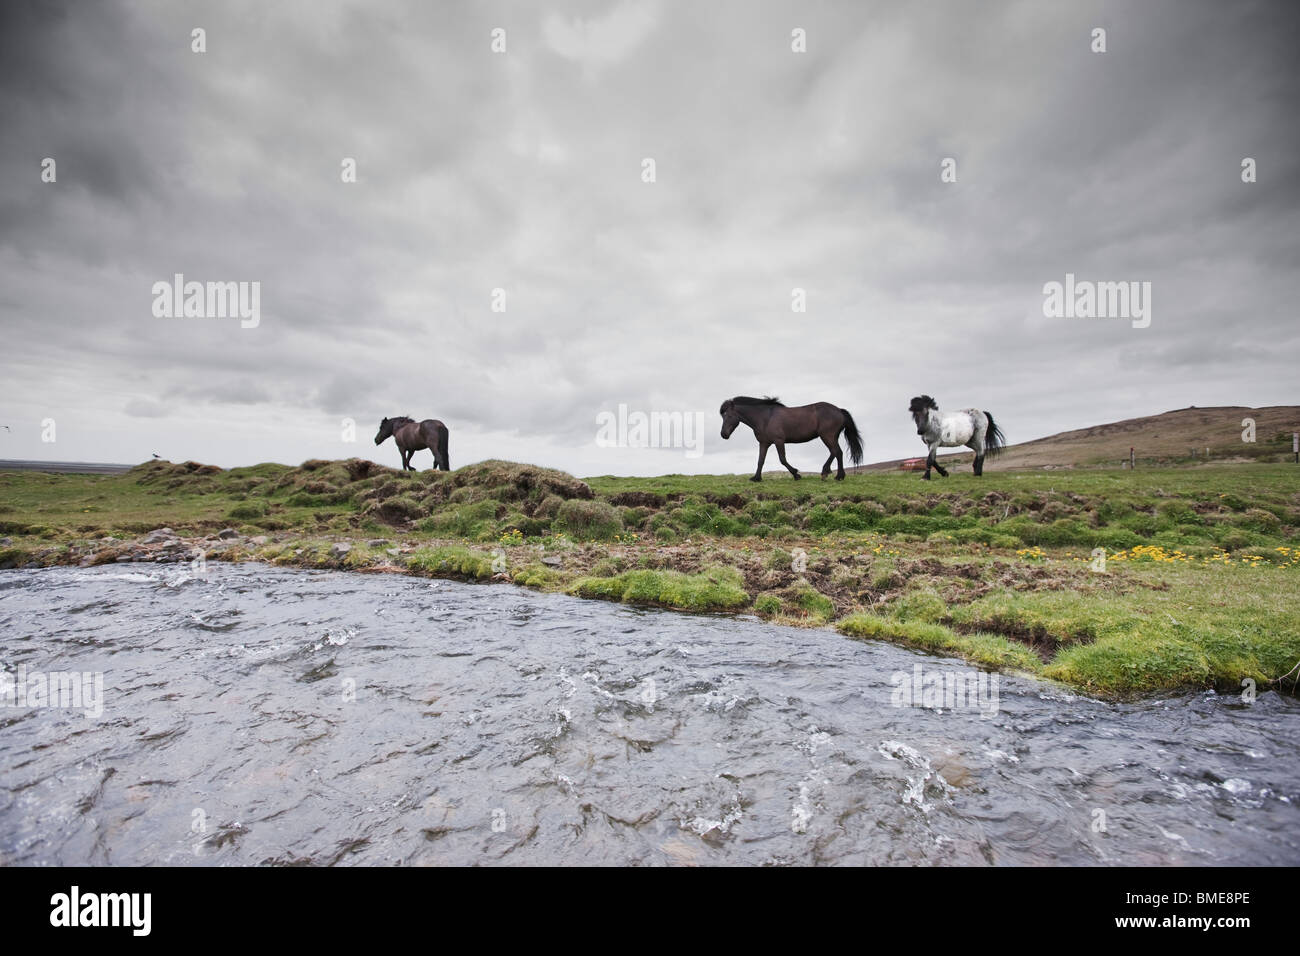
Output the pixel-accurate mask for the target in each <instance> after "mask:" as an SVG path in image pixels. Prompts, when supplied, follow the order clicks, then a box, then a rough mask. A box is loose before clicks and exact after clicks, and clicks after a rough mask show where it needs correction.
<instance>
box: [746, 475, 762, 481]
mask: <svg viewBox="0 0 1300 956" xmlns="http://www.w3.org/2000/svg"><path fill="white" fill-rule="evenodd" d="M749 480H750V481H762V480H763V479H762V478H760V477H758V475H751V476H750V478H749Z"/></svg>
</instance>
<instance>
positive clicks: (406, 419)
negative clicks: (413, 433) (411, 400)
mask: <svg viewBox="0 0 1300 956" xmlns="http://www.w3.org/2000/svg"><path fill="white" fill-rule="evenodd" d="M388 421H389V423H390V424H391V425H392V426H393V427H394V428H397V427H399V426H401V425H409V424H411V422H413V421H415V419H414V418H412V417H411V416H410V415H394V416H393V417H392V418H390V419H389V420H388Z"/></svg>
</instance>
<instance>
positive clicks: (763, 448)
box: [749, 441, 768, 481]
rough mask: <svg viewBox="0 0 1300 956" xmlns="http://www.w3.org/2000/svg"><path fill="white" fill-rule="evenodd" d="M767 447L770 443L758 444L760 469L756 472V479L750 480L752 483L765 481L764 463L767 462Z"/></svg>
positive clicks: (762, 442)
mask: <svg viewBox="0 0 1300 956" xmlns="http://www.w3.org/2000/svg"><path fill="white" fill-rule="evenodd" d="M767 447H768V443H767V442H765V441H761V442H759V443H758V468H757V470H756V471H755V472H754V477H753V478H751V479H749V480H750V481H762V480H763V462H764V461H766V460H767Z"/></svg>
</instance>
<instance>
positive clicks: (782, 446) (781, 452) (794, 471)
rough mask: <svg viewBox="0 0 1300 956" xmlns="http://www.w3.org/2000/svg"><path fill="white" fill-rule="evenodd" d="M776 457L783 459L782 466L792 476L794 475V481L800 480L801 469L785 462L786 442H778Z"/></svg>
mask: <svg viewBox="0 0 1300 956" xmlns="http://www.w3.org/2000/svg"><path fill="white" fill-rule="evenodd" d="M776 457H778V458H780V459H781V464H783V465H785V467H786V469H787V470H789V472H790V474H792V475H794V480H795V481H798V480H799V469H798V468H796V467H795V466H794V465H792V464H790V463H789V462H788V461H786V460H785V442H783V441H779V442H776Z"/></svg>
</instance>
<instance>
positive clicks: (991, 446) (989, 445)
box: [984, 412, 1007, 458]
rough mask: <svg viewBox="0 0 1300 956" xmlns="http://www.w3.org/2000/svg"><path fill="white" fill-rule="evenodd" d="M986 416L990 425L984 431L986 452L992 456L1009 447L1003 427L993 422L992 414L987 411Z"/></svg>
mask: <svg viewBox="0 0 1300 956" xmlns="http://www.w3.org/2000/svg"><path fill="white" fill-rule="evenodd" d="M984 417H985V418H987V419H988V420H989V427H988V429H987V430H986V431H985V432H984V454H986V455H988V456H989V457H990V458H992V457H993V456H994V455H1000V454H1001V453H1002V451H1003V449H1005V448H1006V447H1007V439H1006V436H1005V435H1003V434H1002V429H1001V428H998V426H997V425H995V424H994V423H993V416H992V415H990V414H989V413H988V412H985V413H984Z"/></svg>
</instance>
